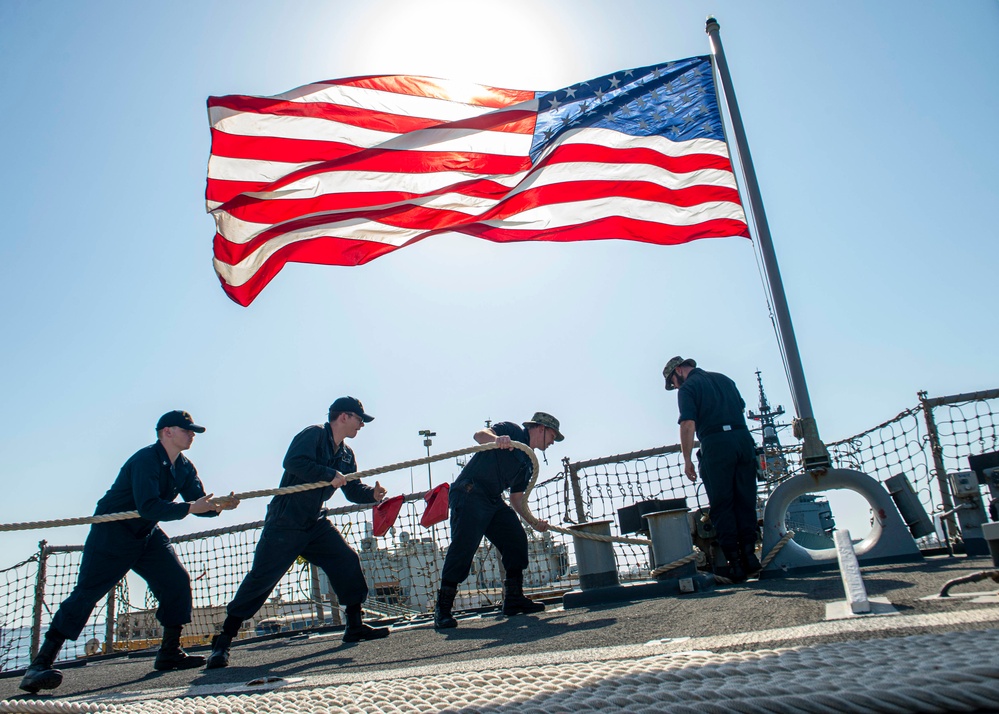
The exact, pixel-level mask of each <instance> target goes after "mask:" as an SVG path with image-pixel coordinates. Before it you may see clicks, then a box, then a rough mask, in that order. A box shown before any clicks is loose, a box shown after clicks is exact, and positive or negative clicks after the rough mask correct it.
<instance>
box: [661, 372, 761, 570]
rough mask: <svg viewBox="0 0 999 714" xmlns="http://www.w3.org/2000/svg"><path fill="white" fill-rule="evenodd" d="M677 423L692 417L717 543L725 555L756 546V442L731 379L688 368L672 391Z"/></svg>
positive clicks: (700, 468) (744, 405)
mask: <svg viewBox="0 0 999 714" xmlns="http://www.w3.org/2000/svg"><path fill="white" fill-rule="evenodd" d="M677 403H678V405H679V408H680V418H679V420H678V422H684V421H693V422H694V428H695V432H696V434H697V440H698V441H699V442H700V444H701V447H700V449H699V450H698V451H697V461H698V470H699V471H700V474H701V480H702V481H703V482H704V491H705V493H707V496H708V503H709V504H710V506H711V523H712V524H713V525H714V527H715V530H716V531H717V533H718V545H719V546H721V549H722V551H724V552H725V554H726V557H727V558H730V559H731V556H732V555H733V554H736V553H739V552H741V549H744V548H745V549H749V548H753V547H755V545H756V535H757V518H756V442H754V441H753V437H752V435H751V434H750V433H749V430H748V429H747V428H746V418H745V416H744V411H745V409H746V403H745V402H744V401H743V399H742V396H741V395H740V394H739V389H738V388H737V387H736V386H735V382H733V381H732V380H731V379H729V378H728V377H726V376H725V375H724V374H720V373H718V372H705V371H704V370H703V369H700V368H696V367H695V368H694V369H692V370H691V371H690V373H689V374H688V375H687V378H686V380H684V382H683V384H682V385H680V389H679V391H678V392H677Z"/></svg>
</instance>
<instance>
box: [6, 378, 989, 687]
mask: <svg viewBox="0 0 999 714" xmlns="http://www.w3.org/2000/svg"><path fill="white" fill-rule="evenodd" d="M828 446H829V451H830V455H831V457H832V460H833V465H834V466H837V467H848V468H854V469H857V470H860V471H864V472H865V473H868V474H870V475H871V476H873V477H875V478H876V479H878V480H879V481H884V480H885V479H887V478H888V477H890V476H894V475H895V474H899V473H903V474H905V475H906V476H907V477H908V479H909V481H910V483H912V485H913V487H914V488H915V490H916V492H917V493H918V495H919V498H920V500H921V502H922V503H923V505H924V507H925V508H926V510H927V511H928V512H930V513H933V512H939V511H940V510H942V509H945V508H947V504H948V503H950V502H951V495H950V493H949V491H948V480H947V478H946V474H947V473H948V472H953V471H957V470H966V469H967V468H968V464H967V457H968V456H969V455H972V454H981V453H986V452H991V451H997V450H999V390H988V391H983V392H975V393H971V394H960V395H953V396H948V397H937V398H929V397H927V396H926V395H925V393H920V395H919V404H917V405H916V406H914V407H911V408H909V409H906V410H904V411H902V412H900V413H899V414H898V415H896V416H895V417H893V418H892V419H889V420H888V421H885V422H883V423H881V424H878V425H877V426H875V427H872V428H871V429H868V430H866V431H864V432H862V433H860V434H857V435H856V436H853V437H851V438H849V439H844V440H841V441H836V442H832V443H830V444H829V445H828ZM784 457H785V460H786V462H787V472H786V473H785V474H783V475H778V477H777V478H775V479H773V480H772V482H771V483H769V484H765V485H764V486H763V490H764V492H766V490H767V489H769V488H772V487H773V485H774V484H775V483H777V482H779V481H780V480H781V478H784V477H786V476H788V475H791V474H794V473H796V472H797V471H798V470H799V469H800V453H799V451H798V450H797V448H796V447H793V446H792V447H788V448H786V449H785V450H784ZM764 495H765V493H764ZM675 498H685V499H687V505H688V507H690V508H691V509H697V508H701V507H706V506H707V498H706V496H705V494H704V491H703V486H702V485H701V483H700V481H698V482H697V483H691V482H690V481H689V480H687V479H686V478H685V477H684V474H683V468H682V459H681V456H680V450H679V447H678V446H676V445H672V446H662V447H658V448H654V449H646V450H643V451H636V452H632V453H629V454H621V455H616V456H608V457H603V458H598V459H588V460H585V461H577V462H573V461H571V460H569V459H565V460H564V461H563V469H562V471H561V472H560V473H557V474H555V475H553V476H550V477H547V478H543V479H539V483H538V484H537V485H536V486H535V488H534V491H533V492H532V494H531V497H530V503H531V509H532V511H533V512H534V514H535V515H536V516H538V517H540V518H544V519H547V520H549V521H551V522H552V523H556V524H563V525H568V524H572V523H578V522H584V521H585V522H591V521H595V520H609V521H611V524H610V525H611V532H612V533H613V534H615V535H619V534H620V528H619V523H618V513H617V512H618V509H620V508H623V507H625V506H630V505H633V504H634V503H636V502H638V501H643V500H648V499H675ZM423 507H424V504H423V494H422V493H418V494H411V495H410V496H408V497H407V500H406V501H405V503H404V504H403V507H402V510H401V511H400V513H399V516H398V518H397V520H396V523H395V525H394V526H393V528H392V529H391V530H390V531H389V533H387V534H386V535H385V536H383V537H381V538H374V537H373V536H371V535H370V530H369V529H370V523H371V509H370V506H346V507H343V508H336V509H332V510H331V511H330V512H329V516H330V518H331V520H332V521H333V522H334V524H335V525H336V527H337V528H338V529H339V530H340V532H341V533H342V534H343V535H344V538H346V539H347V541H348V542H349V543H350V544H351V546H352V547H353V548H354V549H355V550H357V551H358V553H359V554H360V557H361V561H362V567H363V568H364V570H365V577H366V578H367V581H368V586H369V589H370V594H369V605H371V607H370V610H369V611H370V612H371V613H375V612H377V611H379V608H380V609H381V611H382V612H384V613H385V614H386V615H388V614H392V615H393V616H395V617H400V616H404V613H405V612H407V611H408V612H412V611H418V612H427V611H429V610H431V609H432V608H433V597H434V595H435V593H436V590H437V586H438V582H439V577H440V568H441V565H442V563H443V555H444V553H445V551H446V549H447V546H448V545H449V543H450V528H449V525H448V523H447V522H446V521H445V522H443V523H439V524H436V525H434V526H433V527H431V528H424V527H423V526H421V525H420V517H421V516H422V514H423ZM262 525H263V524H262V522H256V523H247V524H242V525H238V526H233V527H230V528H221V529H216V530H213V531H206V532H202V533H197V534H191V535H187V536H179V537H175V538H173V539H172V540H173V542H174V547H175V549H176V550H177V554H178V556H179V557H180V559H181V561H182V562H183V563H184V565H185V567H186V568H187V570H188V572H189V573H190V574H191V581H192V591H193V595H194V606H195V612H194V620H193V622H192V623H191V625H189V626H188V627H187V628H185V635H186V637H185V644H193V643H196V642H208V640H209V639H210V637H211V636H212V634H213V633H215V632H216V631H218V628H219V627H220V625H221V623H222V620H224V619H225V605H226V604H227V603H228V602H229V600H231V598H232V597H233V595H234V594H235V591H236V588H237V587H238V586H239V583H240V582H241V581H242V578H243V576H244V575H245V574H246V573H247V571H248V570H249V568H250V565H251V563H252V559H253V553H254V550H255V548H256V544H257V540H258V538H259V535H260V530H261V528H262ZM951 532H954V531H951ZM46 535H49V534H46ZM57 535H58V531H53V532H52V534H51V535H50V536H49V537H54V536H57ZM530 543H531V565H530V568H529V570H528V571H527V572H526V573H525V585H526V586H527V588H528V589H529V590H530V591H533V592H551V591H558V589H559V588H560V587H563V589H564V586H565V583H566V579H565V574H566V573H567V572H569V570H570V568H571V566H572V565H574V564H575V554H574V550H573V543H572V539H569V538H564V537H563V536H556V537H552V536H551V535H550V534H545V535H544V536H538V535H537V534H535V533H533V532H530ZM81 550H82V547H81V546H79V545H72V546H56V545H51V544H49V543H48V542H46V541H42V542H41V543H40V547H39V551H38V552H37V553H36V554H34V555H33V556H31V557H30V558H28V559H26V560H24V561H23V562H20V563H18V564H16V565H13V566H11V567H9V568H7V569H5V570H2V571H0V670H11V669H17V668H21V667H24V666H25V665H26V664H27V662H28V660H29V659H30V656H31V653H32V652H33V651H36V650H37V646H38V643H39V641H40V638H41V636H42V635H43V634H44V632H45V628H46V627H47V626H48V622H49V620H50V619H51V617H52V615H53V614H54V612H55V610H56V608H58V606H59V604H60V603H61V602H62V601H63V600H64V599H65V598H66V597H67V596H68V595H69V593H70V592H71V590H72V588H73V586H74V585H75V583H76V576H77V572H78V569H79V562H80V556H81ZM614 551H615V557H616V559H617V567H618V570H619V572H620V574H621V579H622V580H629V579H639V578H644V577H647V573H648V569H649V565H650V554H649V552H648V549H647V548H645V547H642V546H634V545H621V544H618V545H615V547H614ZM502 581H503V573H502V569H501V566H500V563H499V559H498V557H497V553H496V552H495V549H494V548H493V547H492V545H491V544H490V543H489V542H488V541H484V542H483V545H482V547H481V548H480V550H479V552H478V553H477V555H476V559H475V563H474V565H473V569H472V573H471V575H470V576H469V578H468V579H467V580H466V581H465V583H463V587H462V590H461V591H460V593H459V597H458V605H459V607H481V606H487V605H491V604H496V603H498V602H499V601H500V600H501V598H502ZM130 583H131V584H132V585H133V588H134V589H133V591H131V592H130V588H129V584H130ZM135 590H139V592H135ZM379 603H382V605H381V606H380V605H379ZM156 605H157V604H156V602H155V600H154V599H153V598H152V596H151V595H150V594H149V592H148V590H146V588H145V584H144V583H143V582H142V581H141V580H138V579H134V578H133V579H131V580H128V579H126V580H123V581H122V582H121V583H119V584H118V586H117V587H116V588H115V589H114V590H112V591H111V592H110V593H109V594H108V596H107V597H106V598H105V599H104V600H103V601H102V602H100V603H99V604H98V606H97V608H96V609H95V610H94V614H93V615H92V617H91V619H90V621H89V622H88V624H87V628H86V629H85V630H84V635H83V636H82V637H81V638H80V639H79V640H77V641H76V643H68V644H67V649H66V650H64V652H63V656H75V655H77V654H79V655H82V654H83V651H84V648H85V646H86V643H87V642H88V641H93V640H97V643H96V644H97V649H98V650H100V651H110V650H112V649H127V648H129V647H130V646H131V647H135V646H140V645H142V644H143V643H146V642H156V641H158V638H159V633H160V629H159V624H158V623H157V622H156V620H155V609H156ZM302 613H307V614H308V615H309V618H308V619H310V620H312V621H314V622H317V623H318V622H328V621H334V622H335V621H337V618H338V617H339V609H338V604H337V603H336V600H335V595H331V593H330V592H329V589H328V587H327V586H326V584H325V582H324V578H322V577H321V576H320V574H319V573H318V571H317V569H316V568H314V567H313V566H311V565H310V564H309V563H307V562H305V561H301V562H299V563H296V564H295V565H294V566H293V567H292V568H291V569H290V570H289V572H288V573H287V574H286V575H285V577H284V578H283V579H282V580H281V582H280V583H279V584H278V586H277V588H276V589H275V592H274V596H273V597H272V598H271V600H270V601H269V602H267V603H266V604H265V605H264V607H263V608H262V609H261V611H260V612H259V613H258V614H257V616H256V618H255V620H259V619H263V618H266V617H280V616H291V615H299V614H302ZM253 626H254V620H251V621H250V622H248V623H246V624H245V628H246V629H245V631H246V633H247V634H252V632H253Z"/></svg>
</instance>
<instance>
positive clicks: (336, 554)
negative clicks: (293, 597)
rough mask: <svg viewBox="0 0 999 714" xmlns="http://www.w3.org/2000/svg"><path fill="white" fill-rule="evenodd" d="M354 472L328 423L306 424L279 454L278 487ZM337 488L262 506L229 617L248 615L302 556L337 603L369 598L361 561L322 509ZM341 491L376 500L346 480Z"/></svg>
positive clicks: (350, 454) (356, 500) (348, 450)
mask: <svg viewBox="0 0 999 714" xmlns="http://www.w3.org/2000/svg"><path fill="white" fill-rule="evenodd" d="M337 472H339V473H342V474H352V473H356V472H357V462H356V461H355V460H354V452H353V450H352V449H351V448H350V447H349V446H347V445H346V444H345V443H341V444H340V446H339V448H335V447H334V443H333V431H332V429H330V425H329V424H328V423H327V424H325V425H315V426H309V427H306V428H305V429H304V430H302V431H301V432H300V433H299V434H298V436H296V437H295V438H294V439H293V440H292V442H291V446H289V447H288V453H287V454H286V455H285V457H284V475H283V476H282V477H281V486H282V487H283V486H295V485H298V484H305V483H318V482H320V481H331V480H333V479H334V478H336V476H337ZM335 491H336V489H335V488H334V487H333V486H328V487H326V488H316V489H312V490H311V491H301V492H300V493H289V494H285V495H281V496H275V497H274V498H273V499H272V500H271V502H270V504H269V505H268V506H267V516H266V517H265V519H264V528H263V531H262V532H261V534H260V540H259V541H258V542H257V550H256V552H255V553H254V555H253V566H252V567H251V568H250V572H249V573H247V574H246V577H245V578H243V582H242V583H241V584H240V586H239V590H237V591H236V595H235V596H234V597H233V599H232V602H230V603H229V605H228V607H227V608H226V612H227V613H228V615H229V616H230V617H236V618H239V619H240V620H243V621H246V620H249V619H250V618H251V617H253V616H254V615H255V614H256V613H257V611H258V610H259V609H260V607H261V605H263V604H264V602H265V601H266V600H267V597H268V596H269V595H270V594H271V591H272V590H274V586H276V585H277V584H278V582H280V580H281V578H282V577H284V575H285V573H287V572H288V569H289V568H290V567H291V566H292V564H293V563H294V562H295V560H296V559H297V558H298V556H299V555H301V556H302V557H303V558H305V559H306V560H308V561H309V562H310V563H312V564H313V565H316V566H317V567H319V568H321V569H322V570H323V572H325V573H326V575H327V577H328V578H329V579H330V585H332V586H333V590H334V591H335V592H336V595H337V597H338V598H339V600H340V604H342V605H344V606H350V605H358V604H360V603H362V602H364V601H365V599H367V597H368V585H367V582H366V581H365V579H364V572H363V571H362V570H361V560H360V558H358V557H357V553H355V552H354V549H353V548H351V547H350V545H348V543H347V541H345V540H344V539H343V536H342V535H340V532H339V531H337V529H336V528H334V527H333V524H332V523H330V521H329V519H328V518H326V516H325V514H324V513H323V511H322V508H323V503H324V502H325V501H327V500H328V499H329V498H330V497H331V496H332V495H333V493H334V492H335ZM343 493H344V495H345V496H346V497H347V499H348V500H350V501H353V502H354V503H375V502H376V501H375V497H374V489H373V488H372V487H371V486H366V485H364V484H363V483H361V482H360V481H356V480H355V481H348V482H347V484H346V485H345V486H344V487H343Z"/></svg>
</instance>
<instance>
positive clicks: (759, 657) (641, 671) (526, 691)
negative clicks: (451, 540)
mask: <svg viewBox="0 0 999 714" xmlns="http://www.w3.org/2000/svg"><path fill="white" fill-rule="evenodd" d="M996 651H999V630H986V631H977V632H976V631H970V632H951V633H940V634H926V635H916V636H910V637H899V638H887V639H871V640H851V641H848V642H833V643H826V644H820V645H813V646H807V647H806V646H801V647H795V648H785V649H771V650H759V651H743V652H726V653H715V652H709V651H692V652H680V653H674V654H663V655H654V656H647V657H641V658H636V657H632V658H628V657H625V658H619V659H610V660H602V661H601V660H597V661H588V662H587V661H583V662H578V661H575V662H566V663H562V664H547V665H537V664H532V665H530V666H508V667H497V668H491V669H483V670H475V669H473V670H471V671H452V672H447V671H444V672H441V673H438V674H435V675H434V676H413V675H408V676H406V675H405V674H402V675H401V676H397V677H387V678H385V679H381V680H379V681H362V682H356V683H351V684H342V685H339V686H322V685H317V684H315V683H309V682H308V681H307V682H306V683H304V685H299V686H298V687H297V688H296V687H295V685H290V686H287V687H285V688H282V689H278V690H273V691H269V692H261V693H254V694H248V693H246V692H245V690H244V691H243V692H242V693H240V694H219V695H215V696H194V697H173V698H169V699H155V698H151V697H150V698H145V699H143V700H141V701H133V702H120V701H119V702H115V703H106V704H105V703H84V702H60V701H44V700H34V701H25V700H8V701H3V702H0V713H8V712H9V713H11V714H14V713H17V714H34V713H36V712H37V713H38V714H62V713H63V712H108V713H114V714H208V713H209V712H212V713H214V714H250V713H251V712H252V713H257V714H263V713H271V714H275V713H277V712H282V713H284V714H298V713H299V712H308V713H310V714H311V713H312V712H318V711H322V712H337V713H340V712H344V713H348V712H349V713H351V714H354V713H362V712H363V713H364V714H388V713H389V712H392V713H393V714H409V713H410V712H412V713H414V714H415V713H416V712H432V711H434V712H436V711H458V710H462V711H468V710H472V711H481V712H503V711H513V710H514V709H515V710H516V711H517V712H524V713H525V714H576V713H577V712H580V711H627V712H636V713H642V714H645V713H647V714H655V713H658V712H677V713H683V714H704V713H705V712H707V713H718V714H722V713H725V714H727V713H729V712H742V713H745V714H825V713H827V712H853V713H856V714H868V713H871V714H874V713H891V714H918V713H921V712H942V711H993V710H994V709H995V707H996V702H999V663H997V662H996V661H995V658H990V657H986V656H984V655H986V654H987V653H989V652H996Z"/></svg>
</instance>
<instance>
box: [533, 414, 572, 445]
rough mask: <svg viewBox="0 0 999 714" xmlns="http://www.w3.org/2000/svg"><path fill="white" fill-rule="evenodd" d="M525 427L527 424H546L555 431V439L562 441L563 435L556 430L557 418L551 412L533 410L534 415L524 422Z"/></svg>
mask: <svg viewBox="0 0 999 714" xmlns="http://www.w3.org/2000/svg"><path fill="white" fill-rule="evenodd" d="M524 426H525V427H529V426H547V427H548V428H549V429H551V430H552V431H554V432H555V441H562V439H564V438H565V437H564V436H562V432H561V431H559V430H558V419H556V418H555V417H553V416H552V415H551V414H545V413H544V412H534V416H533V417H532V418H531V420H530V421H525V422H524Z"/></svg>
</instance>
